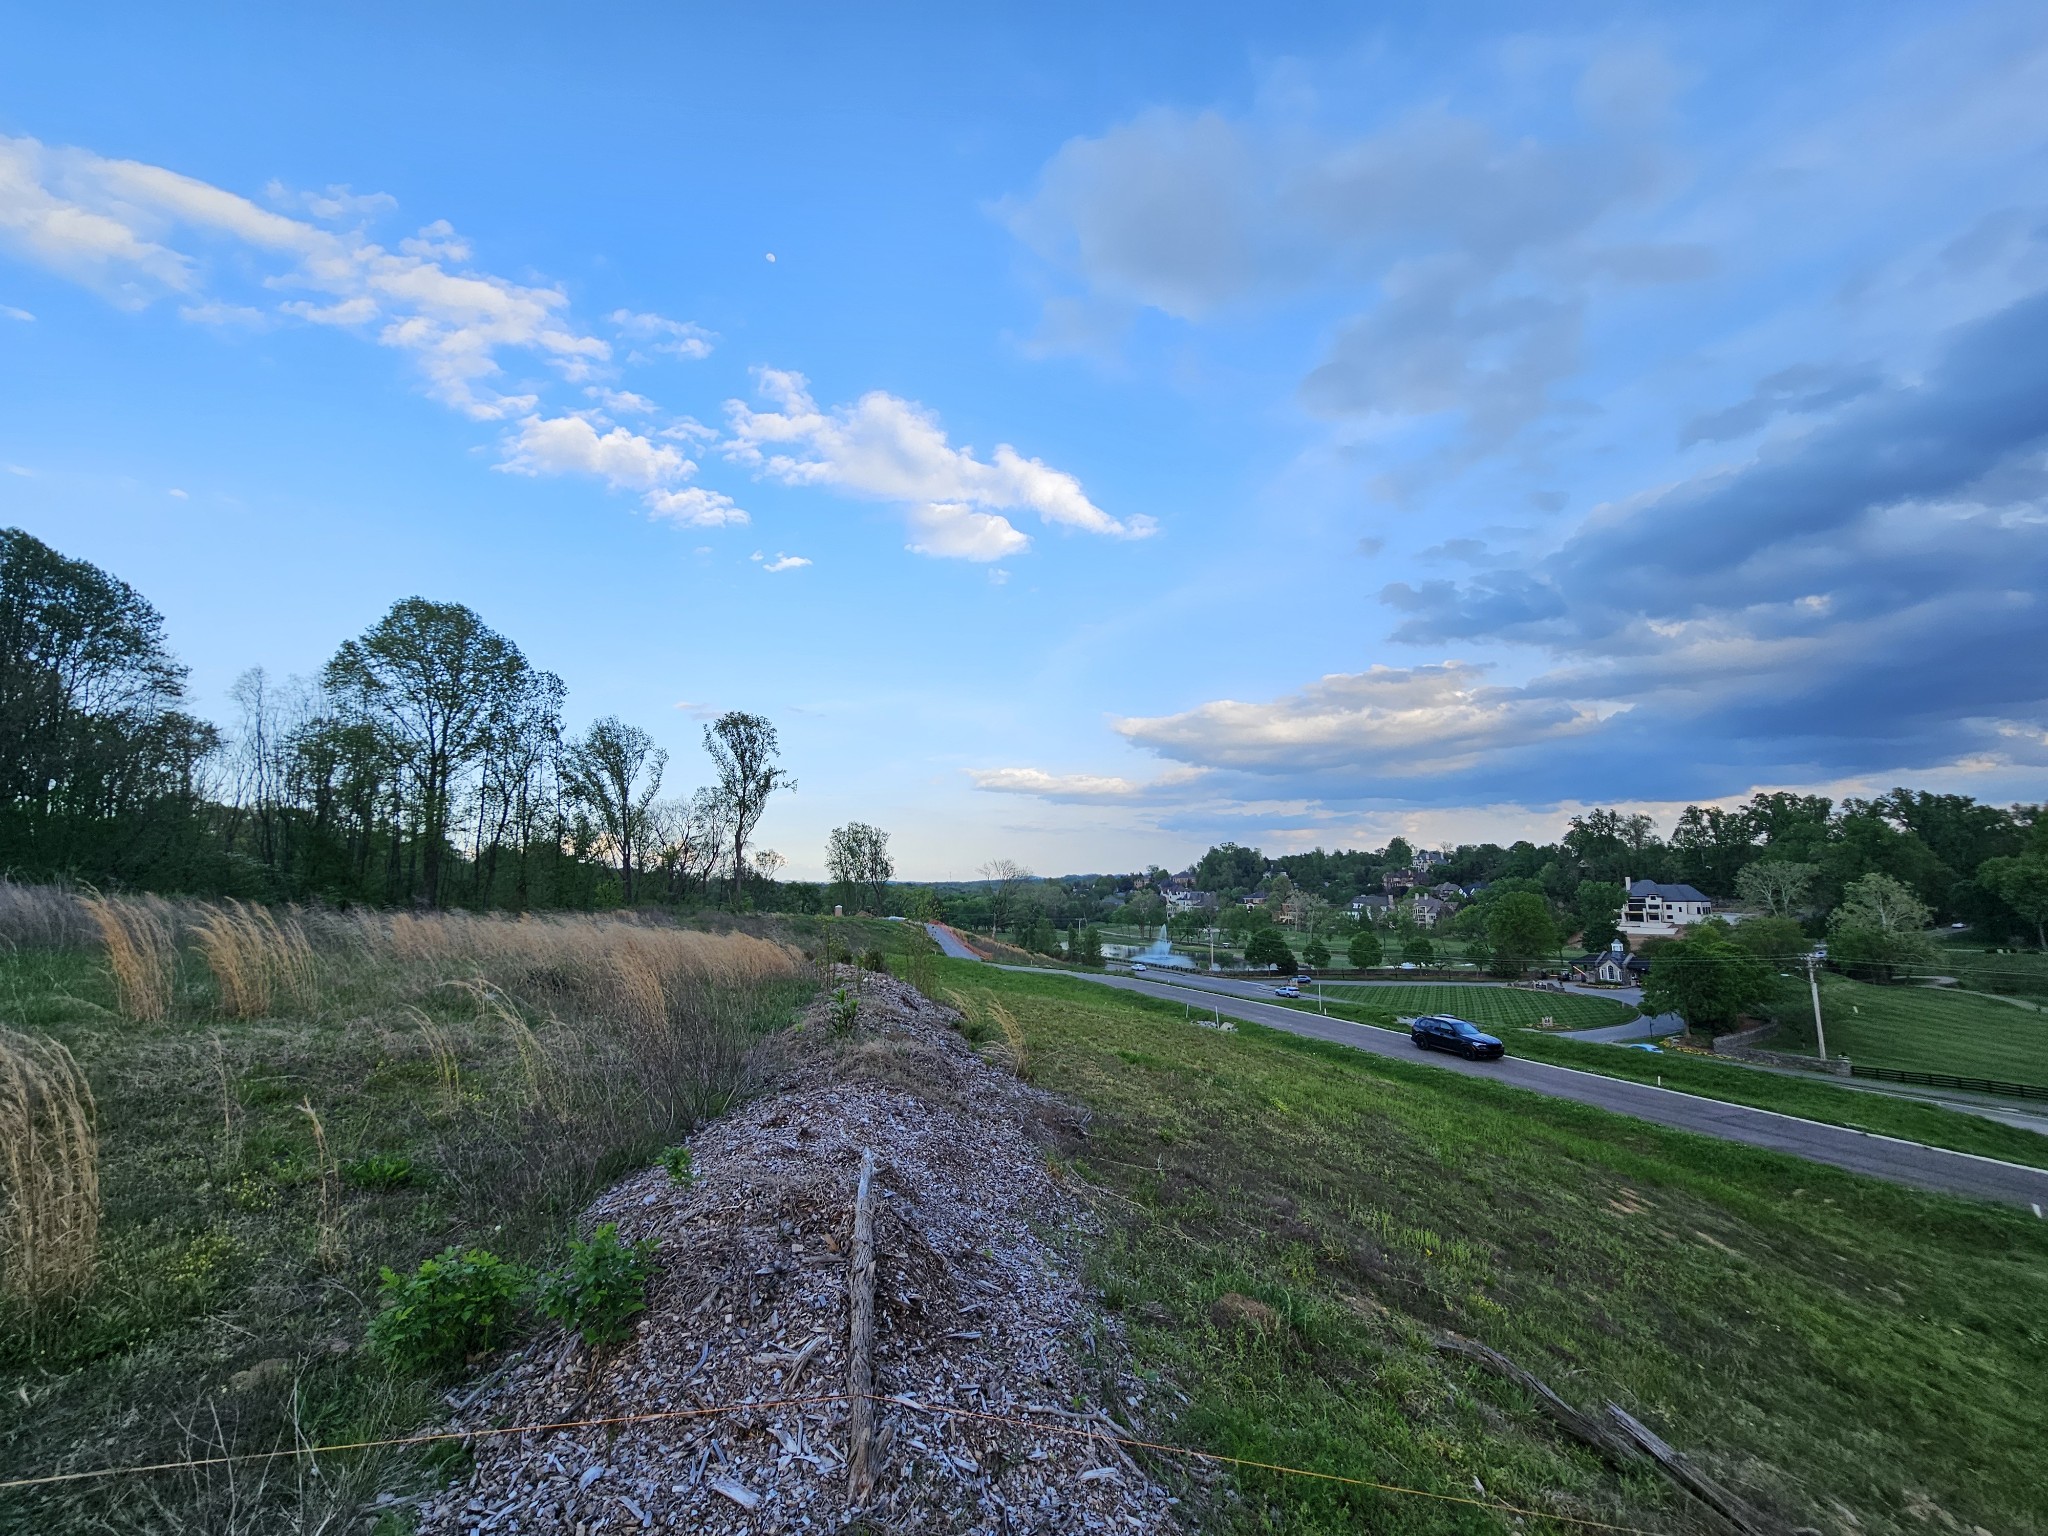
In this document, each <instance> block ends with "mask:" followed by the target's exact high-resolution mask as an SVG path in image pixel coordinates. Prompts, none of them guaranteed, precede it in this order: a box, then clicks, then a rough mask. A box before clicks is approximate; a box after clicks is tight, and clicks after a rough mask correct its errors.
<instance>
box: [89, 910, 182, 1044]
mask: <svg viewBox="0 0 2048 1536" xmlns="http://www.w3.org/2000/svg"><path fill="white" fill-rule="evenodd" d="M79 904H80V905H81V906H82V907H84V909H85V912H86V915H87V916H89V917H90V918H91V919H92V921H93V924H94V926H96V927H97V928H98V929H99V932H100V942H101V943H102V944H104V945H105V946H106V950H107V964H108V965H109V966H110V967H111V968H112V970H113V973H114V994H115V997H116V998H117V999H118V1001H119V1004H120V1008H121V1012H122V1014H123V1015H124V1016H125V1017H127V1018H130V1019H133V1020H134V1021H135V1022H136V1023H138V1024H161V1023H162V1022H163V1021H164V1020H165V1019H167V1018H169V1017H170V1012H171V997H172V990H173V987H174V985H175V983H176V981H177V974H178V950H177V945H176V943H175V942H174V941H173V939H172V936H171V935H172V920H171V911H170V907H169V904H168V903H166V902H163V901H159V900H155V899H150V898H143V899H140V900H137V899H132V898H128V897H121V896H90V897H86V898H84V899H83V900H82V901H81V902H80V903H79Z"/></svg>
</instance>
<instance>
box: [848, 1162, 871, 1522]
mask: <svg viewBox="0 0 2048 1536" xmlns="http://www.w3.org/2000/svg"><path fill="white" fill-rule="evenodd" d="M874 1177H875V1154H874V1152H873V1150H872V1149H869V1148H863V1149H862V1150H861V1154H860V1188H859V1190H858V1192H857V1193H856V1194H855V1195H854V1197H853V1256H852V1262H851V1264H850V1265H849V1266H848V1268H847V1273H846V1292H847V1300H848V1304H849V1310H850V1313H851V1317H852V1322H851V1325H850V1327H849V1328H848V1331H847V1346H846V1396H847V1405H846V1406H847V1413H846V1504H847V1507H848V1508H849V1509H859V1508H860V1507H861V1506H862V1505H864V1504H866V1503H867V1501H868V1500H869V1498H870V1497H872V1496H873V1494H874V1491H875V1471H874V1467H873V1466H872V1464H871V1462H872V1458H873V1455H874V1441H875V1405H874V1400H873V1397H872V1395H871V1394H872V1393H873V1392H874V1390H875V1369H874V1347H875V1217H874V1205H873V1198H872V1196H873V1185H874Z"/></svg>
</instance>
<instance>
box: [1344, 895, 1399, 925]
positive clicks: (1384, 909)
mask: <svg viewBox="0 0 2048 1536" xmlns="http://www.w3.org/2000/svg"><path fill="white" fill-rule="evenodd" d="M1393 910H1394V898H1393V897H1391V896H1354V897H1352V898H1351V915H1352V916H1353V917H1355V918H1357V919H1359V921H1361V922H1372V921H1374V920H1376V919H1379V918H1382V917H1385V916H1386V915H1387V914H1388V913H1389V912H1391V911H1393Z"/></svg>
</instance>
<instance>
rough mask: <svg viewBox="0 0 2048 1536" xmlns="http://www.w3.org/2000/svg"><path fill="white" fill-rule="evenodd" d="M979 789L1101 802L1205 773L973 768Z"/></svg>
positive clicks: (970, 773)
mask: <svg viewBox="0 0 2048 1536" xmlns="http://www.w3.org/2000/svg"><path fill="white" fill-rule="evenodd" d="M967 776H968V778H970V779H972V780H973V781H974V787H975V788H976V789H985V790H989V791H991V792H993V793H996V794H1004V795H1034V796H1036V797H1038V798H1039V799H1041V800H1058V801H1065V802H1102V801H1119V800H1136V799H1142V798H1144V797H1146V796H1149V795H1152V794H1155V793H1157V792H1158V791H1160V790H1164V789H1171V788H1175V787H1178V786H1180V785H1183V784H1187V783H1189V782H1191V781H1193V780H1195V779H1198V778H1200V777H1201V776H1202V770H1201V769H1199V768H1190V767H1177V768H1169V769H1167V770H1166V771H1165V772H1164V773H1161V774H1158V775H1156V776H1155V777H1153V778H1151V779H1148V780H1143V781H1140V780H1136V779H1126V778H1123V777H1121V776H1119V775H1116V774H1100V773H1047V772H1046V771H1045V770H1044V769H1043V768H970V769H968V770H967Z"/></svg>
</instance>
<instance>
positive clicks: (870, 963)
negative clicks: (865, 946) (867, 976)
mask: <svg viewBox="0 0 2048 1536" xmlns="http://www.w3.org/2000/svg"><path fill="white" fill-rule="evenodd" d="M860 968H861V969H862V970H864V971H880V972H881V973H882V974H883V975H885V976H886V975H888V974H889V957H888V956H887V955H885V954H883V953H882V952H881V951H880V950H879V949H871V950H869V951H868V952H867V953H866V954H864V955H862V956H861V957H860Z"/></svg>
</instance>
